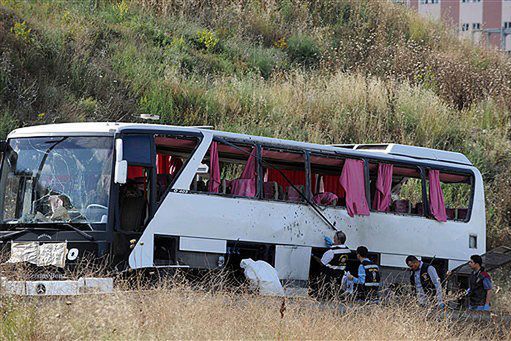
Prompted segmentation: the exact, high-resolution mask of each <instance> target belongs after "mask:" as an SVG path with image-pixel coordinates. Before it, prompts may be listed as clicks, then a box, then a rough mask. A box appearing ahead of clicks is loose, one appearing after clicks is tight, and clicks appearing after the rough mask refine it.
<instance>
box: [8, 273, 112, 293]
mask: <svg viewBox="0 0 511 341" xmlns="http://www.w3.org/2000/svg"><path fill="white" fill-rule="evenodd" d="M0 287H1V291H3V292H4V293H6V294H11V295H24V296H60V295H80V294H90V293H96V294H108V293H112V292H113V290H114V281H113V278H93V277H81V278H79V279H78V280H74V281H73V280H63V281H12V280H8V279H7V278H5V277H1V278H0Z"/></svg>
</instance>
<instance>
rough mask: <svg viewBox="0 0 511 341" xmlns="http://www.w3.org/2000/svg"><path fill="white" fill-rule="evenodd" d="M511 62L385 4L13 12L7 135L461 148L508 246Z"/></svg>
mask: <svg viewBox="0 0 511 341" xmlns="http://www.w3.org/2000/svg"><path fill="white" fill-rule="evenodd" d="M510 111H511V60H510V59H509V58H507V57H504V56H502V55H500V54H498V53H496V52H492V51H485V50H481V49H479V48H477V47H474V46H472V45H470V44H468V43H465V42H460V41H458V40H457V39H456V38H455V37H453V36H452V35H451V34H450V33H449V32H448V30H447V29H446V28H444V27H442V26H440V25H439V24H434V23H430V22H427V21H425V20H423V19H420V18H419V17H418V16H417V15H416V14H414V13H412V12H409V11H408V10H407V9H405V8H403V7H400V6H395V5H392V4H388V3H387V2H384V1H381V2H380V1H355V0H325V1H291V0H283V1H278V2H275V1H269V0H268V1H256V0H253V1H252V0H249V1H241V0H240V1H228V0H219V1H213V0H210V1H198V0H192V1H177V0H175V1H173V0H140V1H127V0H120V1H105V0H91V1H77V2H74V1H73V2H55V1H26V2H25V1H23V2H22V1H18V0H0V115H1V116H2V120H0V133H1V134H3V135H5V134H6V132H7V131H9V130H10V129H12V128H13V127H16V126H19V125H30V124H40V123H49V122H63V121H85V120H123V121H138V115H139V114H140V113H153V114H159V115H160V116H161V117H162V121H163V122H167V123H172V124H178V125H196V124H200V125H206V124H207V125H214V126H215V127H216V128H218V129H225V130H230V131H235V132H245V133H251V134H261V135H267V136H274V137H285V138H292V139H298V140H305V141H312V142H320V143H334V142H335V143H353V142H356V143H371V142H396V143H405V144H413V145H420V146H425V147H433V148H441V149H448V150H453V151H460V152H462V153H464V154H466V155H467V156H468V157H469V158H470V159H471V160H472V161H473V162H474V163H475V164H476V166H477V167H478V168H479V169H480V170H481V172H482V173H483V176H484V178H485V181H486V190H487V192H486V193H487V206H488V210H487V211H488V215H487V219H488V221H489V236H488V237H489V242H490V246H494V245H500V244H502V243H507V242H509V241H510V239H511V232H510V231H511V229H510V225H511V219H510V211H511V187H510V178H511V170H509V166H508V164H509V162H510V161H511V145H510V141H509V134H510V128H511V121H510V118H511V115H510V113H511V112H510Z"/></svg>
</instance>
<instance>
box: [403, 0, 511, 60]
mask: <svg viewBox="0 0 511 341" xmlns="http://www.w3.org/2000/svg"><path fill="white" fill-rule="evenodd" d="M396 2H400V3H404V4H406V5H408V6H409V7H411V8H412V9H414V10H415V11H417V12H418V13H419V14H420V15H422V16H424V17H427V18H431V19H434V20H442V21H443V22H444V23H446V24H448V25H449V26H452V27H453V28H456V30H457V32H458V34H459V35H460V37H463V38H467V39H470V40H472V41H474V42H480V43H481V44H484V45H486V46H488V47H493V48H498V49H501V50H504V51H507V52H511V0H401V1H399V0H398V1H396Z"/></svg>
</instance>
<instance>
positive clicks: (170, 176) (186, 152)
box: [154, 135, 199, 205]
mask: <svg viewBox="0 0 511 341" xmlns="http://www.w3.org/2000/svg"><path fill="white" fill-rule="evenodd" d="M198 142H199V141H198V139H197V138H196V137H190V136H181V135H176V136H166V135H156V136H155V140H154V144H155V146H156V203H157V205H159V204H160V203H161V202H162V201H163V199H164V197H165V194H166V193H167V190H168V189H169V187H170V186H171V185H172V184H173V183H174V181H175V180H176V179H177V177H178V176H179V174H180V171H181V170H182V169H183V168H184V166H185V165H186V163H187V162H188V160H189V159H190V157H191V156H192V154H193V152H194V150H195V148H196V147H197V144H198Z"/></svg>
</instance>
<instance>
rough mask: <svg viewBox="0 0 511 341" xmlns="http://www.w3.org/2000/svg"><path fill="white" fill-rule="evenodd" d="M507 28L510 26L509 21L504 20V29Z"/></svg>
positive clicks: (510, 22)
mask: <svg viewBox="0 0 511 341" xmlns="http://www.w3.org/2000/svg"><path fill="white" fill-rule="evenodd" d="M508 28H511V21H506V22H505V23H504V29H508Z"/></svg>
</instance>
